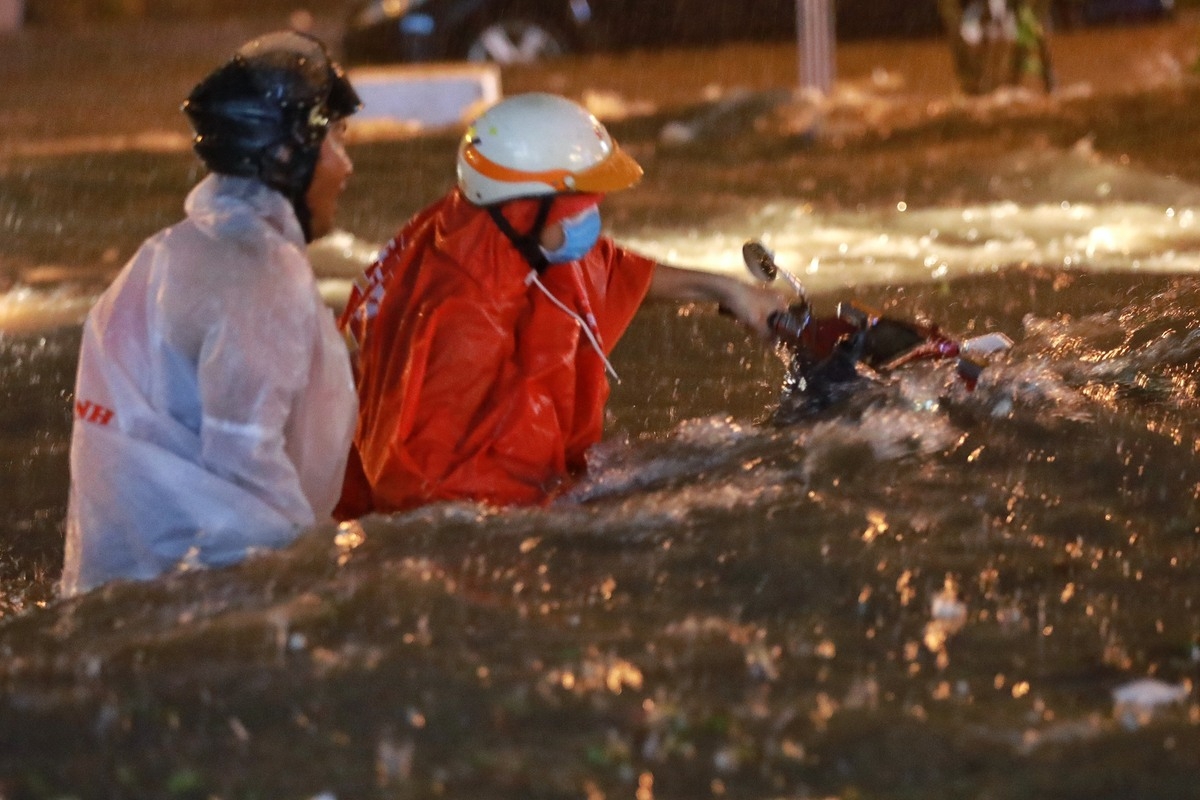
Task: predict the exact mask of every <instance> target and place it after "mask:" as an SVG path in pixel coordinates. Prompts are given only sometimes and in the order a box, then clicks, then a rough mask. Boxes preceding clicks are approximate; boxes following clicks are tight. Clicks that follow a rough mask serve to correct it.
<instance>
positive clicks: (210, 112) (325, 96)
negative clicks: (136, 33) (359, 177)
mask: <svg viewBox="0 0 1200 800" xmlns="http://www.w3.org/2000/svg"><path fill="white" fill-rule="evenodd" d="M361 107H362V101H361V100H360V99H359V97H358V94H357V93H356V92H355V91H354V87H353V86H351V85H350V81H349V80H347V79H346V75H345V73H343V72H342V69H341V67H339V66H338V65H337V64H336V63H335V62H334V61H333V60H332V59H330V57H329V53H328V51H326V49H325V45H324V44H322V43H321V42H320V40H318V39H316V38H315V37H312V36H309V35H307V34H303V33H296V32H292V31H284V32H279V33H269V34H267V35H265V36H260V37H259V38H257V39H254V40H253V41H251V42H248V43H247V44H245V45H243V46H242V48H241V49H240V50H238V52H237V53H236V54H235V55H234V57H233V58H232V59H230V60H229V61H228V62H227V63H226V64H225V65H223V66H221V67H220V68H218V69H217V70H216V71H214V72H213V73H212V74H211V75H209V76H208V77H207V78H205V79H204V80H203V81H201V82H200V83H199V84H198V85H197V86H196V88H195V89H193V90H192V93H191V95H189V96H188V99H187V101H186V102H184V104H183V110H184V112H185V113H186V114H187V115H188V118H189V120H190V121H191V124H192V128H193V129H194V130H195V131H196V136H195V138H194V139H193V142H192V144H193V147H194V148H195V150H196V153H197V154H198V155H199V156H200V158H201V160H203V161H204V163H205V164H206V165H207V166H208V168H209V169H211V170H212V171H213V172H220V173H223V174H226V175H240V176H243V177H248V178H257V179H259V180H261V181H262V182H263V183H265V184H267V185H268V186H270V187H272V188H273V189H277V190H278V191H280V192H282V193H283V195H284V196H286V197H287V198H288V199H289V200H291V202H292V205H293V207H294V208H295V209H296V215H297V216H298V217H299V219H300V224H301V227H303V228H304V232H305V235H306V236H307V235H308V234H309V213H308V208H307V206H306V204H305V201H304V195H305V192H307V191H308V186H309V184H310V183H311V182H312V178H313V172H314V171H315V169H316V164H317V157H318V155H319V154H320V151H321V143H322V142H323V141H324V139H325V134H326V133H327V132H328V130H329V126H330V124H331V123H332V122H334V121H335V120H338V119H341V118H343V117H348V116H350V115H351V114H353V113H354V112H355V111H357V110H358V109H359V108H361Z"/></svg>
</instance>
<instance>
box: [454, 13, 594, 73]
mask: <svg viewBox="0 0 1200 800" xmlns="http://www.w3.org/2000/svg"><path fill="white" fill-rule="evenodd" d="M570 50H571V48H570V45H569V44H568V42H567V40H566V38H565V37H563V36H562V35H561V34H559V33H558V32H556V31H554V30H553V29H551V28H549V27H547V26H546V25H543V24H542V23H540V22H537V21H536V20H530V19H505V20H499V21H496V22H490V23H488V24H486V25H484V26H483V28H481V29H480V30H479V32H478V33H477V34H476V35H475V36H474V37H473V38H472V39H471V40H470V41H469V42H468V43H467V60H468V61H494V62H496V63H497V64H501V65H507V64H531V63H533V62H535V61H541V60H543V59H546V58H555V57H557V56H562V55H566V54H567V53H569V52H570Z"/></svg>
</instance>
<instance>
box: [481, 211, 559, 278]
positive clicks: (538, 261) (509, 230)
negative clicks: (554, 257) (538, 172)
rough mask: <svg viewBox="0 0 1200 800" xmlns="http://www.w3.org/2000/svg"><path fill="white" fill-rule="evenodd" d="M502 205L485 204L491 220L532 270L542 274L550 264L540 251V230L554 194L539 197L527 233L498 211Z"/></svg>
mask: <svg viewBox="0 0 1200 800" xmlns="http://www.w3.org/2000/svg"><path fill="white" fill-rule="evenodd" d="M502 205H503V204H502V203H499V204H496V205H492V206H487V211H488V214H489V215H490V216H491V218H492V221H493V222H495V223H496V227H497V228H499V229H500V232H501V233H503V234H504V235H505V236H506V237H507V238H508V240H509V241H510V242H512V245H513V247H515V248H517V252H518V253H520V254H521V256H522V257H523V258H524V259H525V261H527V262H528V263H529V266H531V267H533V270H534V272H536V273H538V274H539V275H540V274H542V273H543V272H545V271H546V269H547V268H548V267H549V266H550V262H549V261H548V260H547V259H546V254H545V253H543V252H542V241H541V240H542V231H543V230H545V228H546V218H547V217H549V216H550V207H551V206H553V205H554V195H545V196H543V197H541V198H539V200H538V211H537V216H536V217H535V218H534V220H533V225H532V226H531V227H530V229H529V232H528V233H518V232H517V229H516V228H514V227H513V226H512V223H511V222H509V221H508V217H506V216H504V214H503V212H501V211H500V207H501V206H502Z"/></svg>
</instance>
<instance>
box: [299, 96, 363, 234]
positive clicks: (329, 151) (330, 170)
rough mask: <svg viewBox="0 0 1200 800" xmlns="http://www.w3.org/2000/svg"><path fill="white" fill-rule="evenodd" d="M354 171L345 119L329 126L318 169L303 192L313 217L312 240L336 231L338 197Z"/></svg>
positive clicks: (318, 158)
mask: <svg viewBox="0 0 1200 800" xmlns="http://www.w3.org/2000/svg"><path fill="white" fill-rule="evenodd" d="M353 172H354V164H353V163H351V161H350V156H348V155H347V154H346V121H345V120H338V121H337V122H335V123H334V124H333V125H332V126H331V127H330V128H329V133H327V134H326V135H325V141H324V142H322V143H321V154H320V155H319V156H318V157H317V169H316V171H315V172H314V173H313V179H312V183H310V184H309V185H308V191H307V192H306V193H305V195H304V200H305V202H306V203H307V204H308V211H309V214H310V216H311V223H310V225H311V231H312V238H313V239H320V238H321V237H322V236H324V235H325V234H327V233H329V232H330V231H332V230H333V220H334V217H336V216H337V207H338V198H340V197H341V196H342V192H343V191H345V189H346V181H347V180H349V178H350V175H351V174H352V173H353Z"/></svg>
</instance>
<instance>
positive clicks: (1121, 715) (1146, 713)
mask: <svg viewBox="0 0 1200 800" xmlns="http://www.w3.org/2000/svg"><path fill="white" fill-rule="evenodd" d="M1191 693H1192V685H1191V682H1190V681H1183V682H1182V683H1167V682H1166V681H1162V680H1159V679H1157V678H1141V679H1139V680H1136V681H1132V682H1130V683H1126V684H1122V685H1121V686H1118V687H1117V688H1115V689H1113V693H1112V695H1113V716H1114V717H1116V719H1117V721H1118V722H1119V723H1120V724H1121V725H1122V726H1124V727H1125V728H1128V729H1130V730H1132V729H1135V728H1140V727H1142V726H1144V725H1147V724H1148V723H1149V722H1150V721H1151V719H1153V718H1154V716H1155V715H1156V714H1157V713H1159V712H1160V711H1162V710H1164V709H1166V708H1168V707H1170V706H1173V705H1176V704H1179V703H1182V702H1183V701H1185V700H1186V699H1187V698H1188V696H1189V695H1191Z"/></svg>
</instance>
